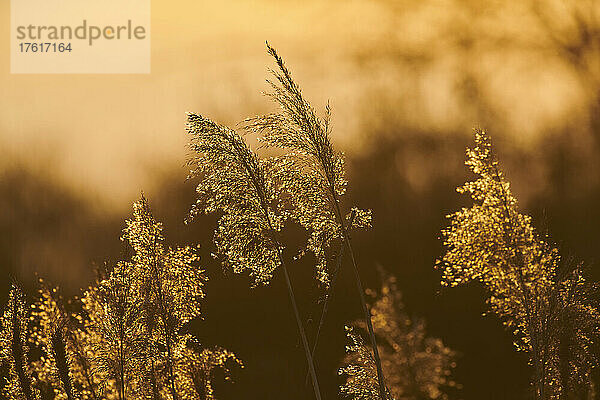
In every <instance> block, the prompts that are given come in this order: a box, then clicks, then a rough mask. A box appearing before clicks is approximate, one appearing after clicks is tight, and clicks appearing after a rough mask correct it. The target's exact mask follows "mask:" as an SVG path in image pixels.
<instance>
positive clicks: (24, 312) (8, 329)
mask: <svg viewBox="0 0 600 400" xmlns="http://www.w3.org/2000/svg"><path fill="white" fill-rule="evenodd" d="M28 335H29V312H28V306H27V303H26V302H25V295H24V294H23V292H22V291H21V289H20V288H19V287H18V286H16V285H15V284H12V285H11V289H10V292H9V294H8V304H7V306H6V308H5V310H4V313H3V315H2V325H1V329H0V360H2V361H3V362H8V366H9V376H8V382H7V385H6V386H5V387H4V390H3V393H2V394H3V395H4V396H5V397H6V398H7V399H11V400H13V399H14V400H22V399H25V400H34V399H37V398H38V397H39V395H38V391H37V389H35V388H34V387H33V380H32V371H31V368H30V366H29V362H28V354H29V348H28V345H27V341H28Z"/></svg>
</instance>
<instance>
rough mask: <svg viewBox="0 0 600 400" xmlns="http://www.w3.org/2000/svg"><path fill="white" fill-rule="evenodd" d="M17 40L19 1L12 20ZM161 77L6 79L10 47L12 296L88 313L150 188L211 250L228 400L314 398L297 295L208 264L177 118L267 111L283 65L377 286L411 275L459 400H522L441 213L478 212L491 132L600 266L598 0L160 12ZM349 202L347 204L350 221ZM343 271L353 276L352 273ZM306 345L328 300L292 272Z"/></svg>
mask: <svg viewBox="0 0 600 400" xmlns="http://www.w3.org/2000/svg"><path fill="white" fill-rule="evenodd" d="M0 17H1V19H0V35H2V36H4V37H8V35H9V2H8V1H2V2H0ZM151 37H152V73H151V74H149V75H11V74H10V73H9V60H8V54H9V49H8V41H7V40H4V41H0V226H1V228H2V229H1V230H0V281H1V282H2V289H1V290H0V292H1V293H0V294H1V299H2V303H4V301H5V298H6V293H7V289H8V285H9V277H11V276H12V277H15V278H16V279H17V280H18V281H20V282H21V283H22V284H23V285H24V286H25V287H26V288H27V289H28V290H29V292H30V293H32V294H33V293H34V290H35V282H36V279H37V278H36V276H41V277H44V278H46V279H47V280H49V281H50V282H52V283H54V284H57V285H60V287H61V288H62V290H63V292H64V293H65V295H67V296H73V295H77V294H78V293H79V292H80V290H81V288H84V287H85V286H87V285H88V284H89V283H90V282H91V281H92V280H93V278H94V274H93V271H94V265H101V264H102V263H103V262H104V261H109V262H110V261H114V260H117V259H118V258H119V257H120V254H121V252H122V250H123V248H122V243H121V242H120V241H119V236H120V232H121V229H122V228H123V224H124V222H123V221H124V219H125V218H127V217H128V216H129V215H130V207H131V203H132V202H133V201H135V200H136V199H137V198H138V197H139V194H140V191H141V190H143V191H144V193H145V194H146V196H147V197H148V198H149V199H150V201H151V205H152V208H153V210H154V213H155V214H156V216H157V218H158V219H160V220H162V221H164V222H165V225H166V234H167V237H168V239H169V240H170V241H171V242H172V243H175V242H176V243H179V244H186V243H189V244H193V243H198V242H199V243H201V244H202V246H203V247H202V252H203V255H204V267H205V268H206V269H207V271H208V273H209V275H210V277H211V281H210V282H209V284H208V286H207V292H208V296H207V299H206V300H205V308H204V315H205V318H204V320H203V321H200V322H198V323H197V324H196V325H194V326H193V329H194V330H195V331H196V332H197V334H198V335H199V337H200V338H201V339H202V341H203V342H204V343H205V344H206V345H211V344H219V345H222V346H224V347H226V348H228V349H230V350H233V351H235V352H236V353H237V354H238V356H239V357H240V358H241V359H242V360H244V362H245V365H246V368H245V369H244V370H241V371H238V372H237V373H236V374H235V378H236V383H235V384H222V385H219V386H218V387H217V393H218V394H219V396H220V398H222V399H234V398H235V399H240V398H243V399H283V398H285V399H296V398H298V399H300V398H303V399H305V398H310V393H311V389H310V387H309V386H306V385H305V384H304V376H305V373H306V368H305V365H304V359H303V354H302V349H301V346H300V343H299V340H298V339H297V334H296V328H295V323H294V320H293V316H292V314H291V309H290V307H289V306H288V300H287V294H286V292H285V288H284V286H283V284H282V282H281V277H280V276H276V278H275V280H274V282H273V283H272V284H271V285H270V286H269V287H265V288H258V289H250V288H249V287H248V279H247V277H245V276H231V275H226V274H224V273H223V271H222V270H221V268H220V266H219V265H216V264H215V263H214V262H213V261H212V260H211V258H210V257H209V254H210V251H211V249H212V244H211V236H212V230H213V228H214V220H213V219H212V218H210V217H206V218H200V219H198V220H197V221H196V222H195V223H193V224H192V225H188V226H184V225H183V223H182V221H183V219H184V217H185V215H186V212H187V210H188V209H189V206H190V204H192V202H193V199H194V182H189V181H186V175H187V170H186V168H185V161H186V158H187V156H188V155H187V151H186V147H185V144H186V141H187V138H186V134H185V130H184V123H185V112H186V111H194V112H198V113H202V114H204V115H206V116H209V117H211V118H213V119H215V120H217V121H219V122H221V123H225V124H229V125H235V123H236V122H238V121H240V120H242V119H244V118H246V117H248V116H253V115H256V114H259V113H264V112H268V111H271V110H272V109H273V107H274V106H273V104H271V103H270V102H269V101H268V99H266V98H265V97H264V96H262V95H261V92H262V91H264V90H266V89H267V85H266V84H265V78H267V77H268V71H267V67H272V60H270V59H269V57H268V56H267V54H266V51H265V46H264V42H265V40H268V41H269V42H270V43H271V44H272V45H273V46H274V47H276V48H277V49H278V50H279V52H280V54H281V55H282V56H283V57H284V59H285V60H286V62H287V64H288V66H289V67H290V68H291V69H292V71H293V73H294V75H295V77H296V79H297V81H298V82H299V83H300V84H301V86H302V87H303V90H304V93H305V95H306V97H307V98H308V99H310V100H311V101H312V102H313V104H314V105H315V106H316V107H317V108H322V107H324V106H325V104H326V102H327V101H328V100H329V101H330V103H331V105H332V108H333V112H334V118H333V126H334V140H335V142H336V145H337V146H338V147H339V148H340V149H343V150H344V151H345V152H346V155H347V159H348V167H349V177H350V191H349V195H348V198H349V199H350V200H349V201H350V203H351V204H356V205H359V206H360V207H365V208H371V209H373V213H374V227H373V229H372V230H371V231H369V232H366V233H362V234H360V235H358V236H357V237H356V239H357V249H358V253H359V259H360V265H361V269H362V272H363V274H364V277H365V281H366V285H367V286H369V287H371V288H373V289H377V288H378V285H379V284H380V281H379V276H378V273H377V269H376V265H378V264H379V265H382V266H384V267H385V268H386V269H387V270H388V271H389V272H391V273H393V274H394V275H396V276H397V277H398V285H399V287H400V289H402V291H403V294H404V301H405V303H406V305H407V309H408V311H409V312H410V314H411V315H414V316H418V317H422V318H425V319H426V321H427V324H428V332H429V333H430V334H431V335H432V336H437V337H440V338H442V339H443V341H444V342H445V343H446V344H447V345H448V346H449V347H451V348H453V349H455V350H457V351H458V352H459V353H460V356H459V358H458V362H457V368H456V371H455V377H456V380H457V381H458V382H460V383H461V384H462V385H463V389H462V390H461V391H460V392H459V393H458V394H455V395H456V398H462V399H465V400H468V399H473V400H474V399H521V398H527V396H528V387H527V381H528V373H529V372H528V369H527V366H526V359H525V357H524V356H523V355H519V354H517V353H515V352H514V350H513V348H512V345H511V341H510V336H509V335H508V334H507V333H505V332H504V331H503V330H502V328H501V327H500V323H499V321H497V320H496V319H495V318H493V317H485V318H484V317H482V316H481V314H482V312H483V311H485V309H486V306H485V304H484V302H483V300H482V298H483V297H482V290H481V288H480V287H477V286H476V285H471V286H468V287H464V288H459V289H453V290H441V288H440V285H439V273H438V272H437V271H435V269H434V267H433V266H434V262H435V260H436V258H438V257H440V256H441V255H442V254H443V249H442V246H441V243H440V240H439V231H440V229H441V228H442V227H444V226H445V225H446V220H445V215H447V214H449V213H450V212H452V211H454V210H456V209H457V208H459V207H461V206H464V205H466V204H468V203H467V201H466V200H467V199H465V198H463V197H461V196H459V195H458V194H457V193H456V192H455V187H456V186H457V185H459V184H461V183H462V182H464V180H465V179H467V178H468V177H469V175H468V173H467V172H466V169H465V167H464V165H463V162H464V148H465V146H467V145H468V144H469V143H470V139H471V131H472V128H473V127H482V128H485V129H486V130H488V131H489V132H490V133H491V135H492V137H493V140H494V143H495V145H496V147H497V149H498V153H499V156H500V159H501V161H502V162H503V165H504V168H505V170H506V172H507V175H508V177H509V179H510V180H511V181H512V183H513V188H514V191H515V193H516V195H517V196H518V198H519V199H520V201H521V206H522V207H523V208H524V209H525V210H527V212H529V213H530V214H532V215H533V216H534V218H535V222H536V226H537V227H538V229H540V230H541V231H542V232H548V233H549V234H550V236H551V238H552V239H553V240H554V241H555V242H556V243H558V244H559V246H560V247H561V249H562V251H563V253H564V254H566V255H568V256H572V257H573V258H574V259H575V260H578V261H584V262H585V263H586V264H588V265H589V266H590V270H591V273H592V274H593V275H594V276H596V277H597V278H598V277H600V273H598V271H597V268H596V260H597V259H598V248H599V247H598V241H599V239H600V229H599V228H598V227H599V226H600V211H599V208H598V206H599V201H600V171H599V169H598V167H599V161H600V158H599V155H600V2H598V1H597V0H577V1H573V0H504V1H500V0H498V1H486V2H480V1H476V0H420V1H415V0H398V1H386V0H371V1H367V0H349V1H342V0H332V1H315V0H304V1H301V2H296V1H291V0H288V1H275V0H273V1H270V0H260V1H249V0H237V1H226V2H225V1H224V2H219V1H212V2H209V1H196V0H194V1H192V0H170V1H167V0H152V32H151ZM350 203H349V204H350ZM348 272H349V271H348ZM292 274H293V279H294V283H295V285H296V286H297V289H296V290H297V292H298V293H299V297H300V298H301V300H300V302H301V308H302V312H303V314H304V318H305V320H306V321H307V324H308V327H309V328H308V329H309V331H311V332H312V330H313V329H314V325H315V322H314V321H315V319H316V318H317V312H318V307H317V305H316V303H315V301H316V299H317V298H318V296H319V293H318V290H317V288H316V287H315V285H314V283H313V281H312V279H311V272H310V271H309V268H308V266H307V265H298V266H296V267H294V268H293V270H292ZM349 275H350V274H349V273H346V271H345V270H343V271H342V276H341V283H340V285H339V286H338V291H337V292H336V293H335V295H334V298H333V300H332V302H333V303H332V311H331V313H330V318H329V319H328V321H327V323H326V325H325V333H324V336H323V339H322V341H321V344H322V345H321V351H320V353H319V355H318V356H317V363H318V369H319V371H320V375H321V376H322V378H321V380H322V385H323V386H324V389H325V392H326V395H327V396H326V397H327V398H329V399H332V398H336V394H337V385H338V384H339V383H340V380H339V379H340V378H339V377H338V376H337V374H336V370H337V368H338V366H339V362H340V358H341V357H342V354H343V351H344V332H343V324H344V323H347V322H349V321H351V320H353V319H354V318H356V317H357V316H358V315H359V312H360V308H359V304H358V303H357V302H356V296H355V293H354V288H353V286H352V281H351V276H349Z"/></svg>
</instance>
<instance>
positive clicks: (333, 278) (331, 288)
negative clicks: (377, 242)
mask: <svg viewBox="0 0 600 400" xmlns="http://www.w3.org/2000/svg"><path fill="white" fill-rule="evenodd" d="M353 217H354V215H352V216H351V221H352V220H353V219H354V218H353ZM344 249H345V246H344V243H343V242H342V243H341V244H340V251H339V253H338V256H337V260H336V261H337V262H336V265H335V269H334V270H333V274H331V283H330V284H329V288H328V289H327V293H326V294H325V300H324V301H323V308H322V309H321V317H320V319H319V326H318V327H317V333H316V335H315V342H314V343H313V348H312V352H311V355H312V357H313V359H314V358H315V353H316V351H317V346H318V344H319V338H320V336H321V329H322V328H323V325H324V323H325V317H326V316H327V311H328V310H329V302H330V300H331V296H333V292H334V290H335V284H336V282H337V277H338V272H339V271H340V268H341V266H342V260H343V258H344ZM309 376H310V374H309V372H307V373H306V379H305V384H308V378H309Z"/></svg>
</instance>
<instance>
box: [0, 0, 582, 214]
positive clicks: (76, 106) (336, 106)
mask: <svg viewBox="0 0 600 400" xmlns="http://www.w3.org/2000/svg"><path fill="white" fill-rule="evenodd" d="M459 3H460V2H459ZM511 3H513V4H512V6H513V7H508V8H506V9H502V7H500V12H497V13H495V14H494V15H493V18H492V17H490V16H489V13H487V12H486V11H485V10H480V9H479V8H478V7H477V6H475V5H473V6H470V7H466V10H467V11H465V10H463V9H461V8H457V6H456V4H458V3H456V2H453V1H450V0H433V1H426V2H414V1H398V2H386V1H379V2H368V1H341V0H340V1H328V2H326V1H314V0H310V1H302V2H293V1H268V0H263V1H248V0H239V1H229V2H216V1H215V2H208V1H192V0H174V1H166V0H153V1H152V27H151V30H152V33H151V38H152V73H151V74H149V75H11V74H10V73H9V60H8V56H7V55H8V40H2V41H0V87H1V90H0V145H1V146H2V147H1V148H2V150H1V151H2V157H0V168H7V167H8V165H9V164H11V163H14V162H15V161H14V160H15V159H21V160H25V162H26V163H28V164H29V165H31V166H32V168H36V169H40V170H47V171H50V172H51V173H52V174H53V175H54V176H55V177H56V178H58V179H61V180H64V181H66V182H67V183H68V184H69V185H71V186H73V187H74V188H76V189H80V190H82V193H86V194H89V195H90V196H92V197H96V196H98V195H99V198H100V199H101V200H102V201H104V202H105V204H106V205H111V204H119V205H123V206H128V205H129V203H130V202H131V201H132V200H133V199H134V198H135V196H136V195H137V194H138V193H139V190H140V189H149V187H151V186H152V182H153V176H154V175H155V174H156V173H157V171H161V170H164V169H168V168H171V167H172V165H173V164H175V165H183V163H184V161H185V152H186V150H185V143H186V137H185V131H184V123H185V112H186V111H195V112H199V113H202V114H205V115H207V116H210V117H211V118H213V119H216V120H218V121H220V122H224V123H228V124H233V123H235V122H237V121H239V120H241V119H243V118H245V117H247V116H250V115H252V114H256V113H259V112H266V111H269V110H270V109H271V105H270V104H269V102H268V101H267V99H265V98H264V97H262V96H261V91H263V90H266V89H267V86H266V85H265V82H264V80H265V78H267V77H268V73H267V67H269V66H271V65H272V64H271V61H270V60H269V58H268V56H267V55H266V52H265V47H264V41H265V40H267V39H268V40H269V41H270V43H271V44H272V45H273V46H275V47H276V48H277V49H278V50H279V52H280V54H281V55H282V56H283V57H284V59H285V60H286V61H287V63H288V65H289V66H290V68H291V69H292V71H293V72H294V74H295V76H296V78H297V80H298V81H299V82H300V84H301V85H302V87H303V89H304V92H305V93H306V95H307V97H308V98H309V99H310V100H312V101H313V103H314V104H315V106H318V107H322V106H324V104H325V102H326V101H327V99H329V100H330V101H331V103H332V106H333V110H334V132H335V135H336V140H338V141H339V142H340V144H342V146H344V147H346V148H352V149H353V150H354V151H357V150H359V149H358V148H357V147H359V145H360V141H356V140H354V139H355V138H357V137H360V135H361V134H366V133H369V132H366V130H369V129H371V128H372V130H377V129H378V128H379V127H376V126H374V127H370V128H369V127H367V128H365V125H366V124H367V125H368V124H375V125H377V123H378V120H379V119H381V118H380V116H381V115H383V114H382V113H384V112H385V113H387V114H390V115H392V116H394V117H393V118H396V119H397V120H398V121H399V124H401V125H402V126H417V127H419V128H423V129H433V130H438V131H445V130H447V131H449V132H451V131H456V130H462V129H465V130H466V132H465V133H469V132H468V130H469V128H470V127H472V126H474V125H476V124H478V123H480V122H481V121H478V117H477V114H473V113H472V112H471V111H468V110H466V109H465V107H468V105H467V106H465V104H463V103H461V102H460V101H458V100H457V97H456V96H457V95H456V91H457V88H456V80H457V77H458V76H459V74H460V73H462V71H463V70H464V69H467V68H471V69H476V72H475V75H476V76H479V77H482V78H484V79H483V80H485V82H486V87H485V88H484V89H485V90H486V91H487V93H491V94H492V96H491V98H492V102H493V104H492V105H493V106H494V107H496V109H497V110H500V112H502V113H504V115H502V117H503V121H505V124H506V127H507V129H511V128H514V127H519V129H518V132H515V137H516V138H520V139H519V140H525V141H526V139H523V138H526V137H532V136H535V134H536V133H538V132H539V131H541V130H543V129H544V128H545V127H546V126H548V125H551V124H553V123H554V122H555V121H561V120H562V119H563V118H564V116H565V115H566V114H568V113H572V112H573V110H577V109H578V107H580V106H581V102H582V101H583V100H582V99H581V93H580V88H579V87H578V86H577V81H576V80H575V78H574V77H572V76H571V75H569V72H568V71H567V70H566V67H565V66H564V65H562V64H561V63H559V62H555V60H553V59H552V58H551V57H547V58H545V59H544V62H543V63H541V62H540V59H539V58H536V57H539V55H538V56H536V55H535V54H533V55H532V54H530V53H526V52H523V51H522V50H518V49H517V50H511V51H508V50H506V51H505V50H498V49H495V48H492V50H494V51H490V48H487V49H486V48H481V49H475V53H474V54H475V57H473V58H472V59H470V60H469V62H468V63H467V62H465V59H464V58H463V57H462V56H461V55H460V54H459V55H456V54H455V53H454V52H453V51H451V49H450V47H449V46H450V45H449V44H448V41H447V40H448V39H449V38H448V34H447V32H452V31H455V32H458V33H459V34H460V33H461V32H464V33H465V34H469V35H473V34H474V35H475V36H477V35H478V33H477V31H476V30H477V29H481V28H482V27H484V26H495V25H493V24H492V22H494V23H495V24H496V25H497V24H500V25H498V26H502V29H504V31H503V32H504V34H509V35H511V34H514V36H515V37H522V36H525V37H535V34H536V33H535V30H534V29H533V28H531V26H530V25H528V23H527V21H528V20H527V19H526V18H524V17H523V18H521V17H518V16H519V15H521V14H522V10H520V9H519V8H518V7H519V6H518V5H519V4H521V2H511ZM8 4H9V2H8V1H7V0H5V1H3V2H1V3H0V16H1V20H0V21H1V23H0V34H1V35H3V36H4V37H5V38H6V37H8V34H9V27H8V25H9V7H8ZM496 7H499V6H498V5H496ZM469 13H472V15H475V16H477V18H475V19H472V20H471V19H470V18H471V16H472V15H471V14H469ZM490 18H492V19H490ZM486 24H487V25H486ZM473 30H475V32H473ZM515 32H517V33H515ZM459 34H457V38H456V39H457V40H458V39H459V38H458V36H460V35H459ZM452 39H454V38H452ZM451 42H452V41H451ZM427 50H432V51H433V52H434V53H435V57H436V58H435V60H433V61H428V62H425V63H421V64H419V61H416V62H414V63H411V61H410V60H411V57H413V58H416V59H418V57H416V56H422V55H423V54H426V53H427ZM478 50H481V51H480V52H479V51H478ZM422 53H423V54H422ZM407 60H409V61H407ZM364 115H368V116H369V117H368V118H366V119H365V118H364Z"/></svg>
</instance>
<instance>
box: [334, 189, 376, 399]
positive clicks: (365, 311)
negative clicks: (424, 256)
mask: <svg viewBox="0 0 600 400" xmlns="http://www.w3.org/2000/svg"><path fill="white" fill-rule="evenodd" d="M330 183H331V187H330V190H331V195H332V197H333V203H334V205H335V212H336V216H337V218H338V221H339V223H340V225H341V227H342V234H343V236H344V238H343V239H344V243H345V245H346V248H347V249H348V253H349V254H350V260H351V261H352V267H353V269H354V279H355V281H356V289H357V290H358V294H359V298H360V303H361V306H362V309H363V314H364V318H365V322H366V323H367V329H368V331H369V337H370V339H371V347H372V348H373V356H374V358H375V366H376V367H377V383H378V385H379V396H380V397H381V400H385V399H387V394H386V393H387V389H386V387H385V381H384V378H383V368H382V367H381V358H380V357H379V349H378V348H377V339H376V338H375V330H374V329H373V323H372V322H371V312H370V311H369V307H368V306H367V301H366V299H365V290H364V287H363V284H362V280H361V279H360V272H359V270H358V265H357V264H356V258H355V257H354V250H353V249H352V244H351V243H350V234H349V230H348V227H347V226H346V224H345V223H344V218H343V217H342V212H341V210H340V204H339V200H338V197H337V193H336V191H335V187H334V185H333V180H330ZM351 219H353V216H351Z"/></svg>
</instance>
